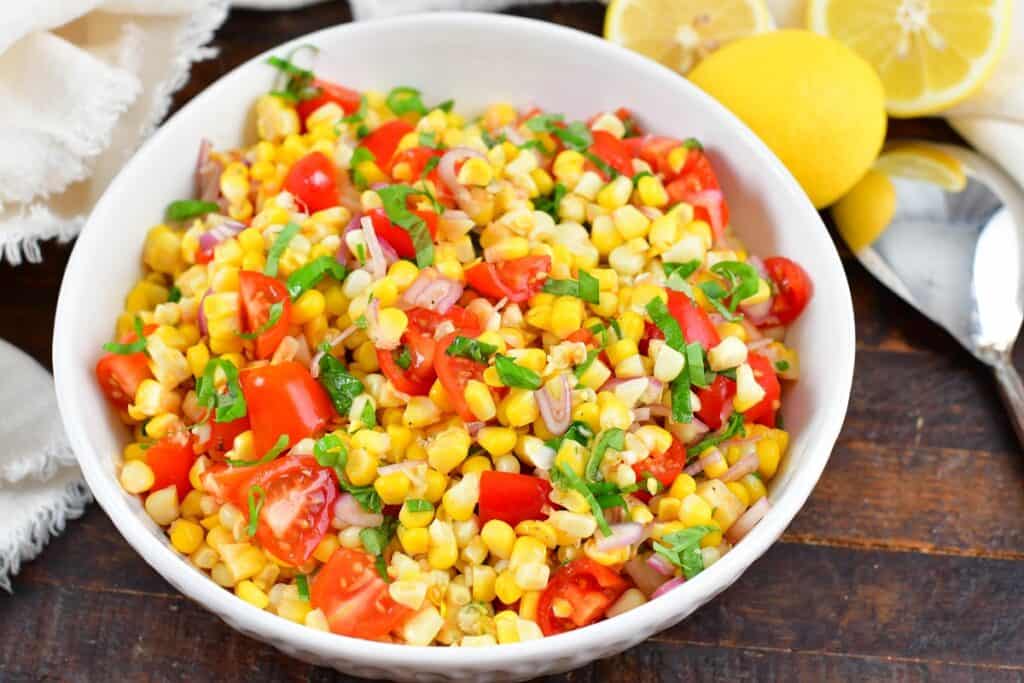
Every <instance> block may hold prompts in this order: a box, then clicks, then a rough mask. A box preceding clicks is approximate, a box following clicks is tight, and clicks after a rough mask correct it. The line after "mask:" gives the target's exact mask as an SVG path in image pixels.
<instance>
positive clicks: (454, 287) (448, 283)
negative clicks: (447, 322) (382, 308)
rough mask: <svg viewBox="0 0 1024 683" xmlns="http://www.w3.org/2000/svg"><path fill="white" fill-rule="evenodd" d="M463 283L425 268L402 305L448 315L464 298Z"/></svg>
mask: <svg viewBox="0 0 1024 683" xmlns="http://www.w3.org/2000/svg"><path fill="white" fill-rule="evenodd" d="M462 292H463V287H462V284H461V283H458V282H456V281H455V280H452V279H451V278H447V277H445V276H443V275H441V274H440V273H438V272H437V270H435V269H434V268H424V269H423V270H422V271H420V274H419V275H418V276H416V279H415V280H413V283H412V284H411V285H409V289H407V290H405V292H404V293H403V294H402V303H404V304H405V305H407V306H409V307H410V308H413V307H419V308H425V309H427V310H429V311H437V312H438V313H442V314H443V313H447V312H448V311H449V310H451V307H452V306H454V305H455V303H456V302H457V301H458V300H459V297H461V296H462Z"/></svg>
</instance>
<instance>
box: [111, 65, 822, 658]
mask: <svg viewBox="0 0 1024 683" xmlns="http://www.w3.org/2000/svg"><path fill="white" fill-rule="evenodd" d="M271 64H272V65H273V66H274V67H276V69H277V70H278V73H279V81H280V82H279V83H278V84H277V85H276V86H275V88H274V90H273V92H271V93H270V94H267V95H265V96H263V97H261V98H260V99H259V100H258V101H257V102H256V103H255V105H254V106H255V118H256V130H257V132H258V139H256V140H255V141H253V144H251V145H250V146H248V147H244V148H240V149H229V150H215V149H213V148H212V146H211V145H210V144H209V143H206V142H204V143H203V144H202V145H201V148H200V158H199V163H198V164H197V172H196V197H195V198H192V199H183V200H180V201H176V202H174V203H172V204H171V205H170V206H169V207H168V209H167V215H166V220H165V221H164V222H163V223H161V224H159V225H156V226H154V227H153V228H151V229H150V231H149V233H148V235H147V237H146V240H145V244H144V246H143V251H142V259H143V263H144V265H145V274H144V276H143V277H142V279H141V280H140V281H139V282H138V283H137V284H136V285H135V286H134V287H133V288H132V290H131V291H130V292H128V294H127V296H126V298H125V306H124V312H123V314H122V315H121V316H120V318H119V319H118V320H117V325H116V334H115V339H116V341H113V342H111V343H109V344H107V345H105V347H104V348H105V350H106V352H105V354H104V355H103V356H102V357H101V358H100V360H99V362H98V364H97V366H96V373H97V378H98V381H99V382H100V385H101V387H102V388H103V390H104V392H105V394H106V395H107V397H108V398H109V400H110V402H111V404H112V405H113V406H114V408H115V409H116V410H117V411H118V412H119V414H120V416H121V418H122V420H123V421H124V423H125V424H126V425H127V426H128V428H129V429H130V431H131V435H132V438H131V440H130V442H129V443H128V445H127V446H126V447H125V449H124V453H123V464H122V465H121V468H120V481H121V484H122V486H123V487H124V489H125V491H127V492H129V493H131V494H136V495H138V496H140V497H141V499H142V501H143V503H144V507H145V510H146V512H147V513H148V514H149V515H150V516H151V517H152V519H153V520H154V521H155V522H156V523H158V524H160V525H161V526H163V527H165V529H166V532H167V535H168V537H169V542H170V544H171V545H172V546H173V547H174V549H176V550H177V551H178V552H179V553H181V554H182V555H183V556H185V557H186V558H188V560H189V561H191V562H192V563H193V564H194V565H195V566H196V567H199V568H201V569H202V570H204V571H206V572H208V574H209V576H210V578H211V579H212V580H213V581H215V582H217V583H218V584H220V585H221V586H223V587H224V588H225V589H228V590H232V591H234V592H235V594H236V595H237V596H238V597H239V598H241V599H242V600H244V601H246V602H248V603H249V604H251V605H253V606H255V607H256V608H258V609H263V610H268V611H270V612H272V613H274V614H277V615H278V616H280V617H283V618H285V619H289V620H291V621H294V622H296V623H300V624H305V625H306V626H308V627H310V628H314V629H319V630H330V631H333V632H335V633H339V634H343V635H348V636H354V637H360V638H368V639H375V640H383V641H388V642H396V643H408V644H414V645H431V644H437V645H461V646H467V647H470V646H472V647H477V646H485V645H495V644H504V643H514V642H519V641H525V640H530V639H535V638H541V637H544V636H546V635H552V634H556V633H560V632H563V631H567V630H571V629H575V628H579V627H582V626H586V625H587V624H590V623H592V622H594V621H596V620H599V619H602V618H606V617H613V616H615V615H617V614H621V613H622V612H625V611H627V610H629V609H632V608H634V607H637V606H639V605H641V604H643V603H645V602H647V601H649V600H652V599H655V598H657V597H658V596H660V595H662V594H663V593H664V592H666V591H668V590H670V589H672V588H674V587H676V586H678V585H679V584H681V583H684V582H685V581H686V580H687V579H690V578H692V577H693V576H695V575H696V574H698V573H699V572H701V571H703V570H705V569H707V568H708V567H710V566H711V565H712V564H714V563H715V562H716V561H717V560H718V559H719V558H720V557H722V555H723V554H725V553H727V552H728V551H729V549H730V548H731V547H732V546H733V545H734V544H735V543H738V542H740V541H741V539H742V538H743V536H744V535H745V534H746V533H747V532H749V531H750V529H751V528H752V527H753V526H754V525H755V524H756V523H757V522H758V521H759V520H760V519H761V518H762V517H763V516H764V514H765V513H766V512H767V510H768V507H769V503H768V490H767V484H768V482H769V481H770V480H771V479H772V477H774V476H775V474H776V472H777V470H778V468H779V466H780V462H781V460H782V458H783V456H784V454H785V452H786V447H787V443H788V440H789V436H788V434H787V432H786V431H785V430H784V429H783V427H782V423H781V417H780V416H779V408H780V402H781V383H780V380H795V379H797V377H798V374H799V363H798V359H797V355H796V352H795V351H794V350H793V349H792V348H790V347H788V346H786V345H785V343H784V341H783V338H784V332H785V326H786V325H787V324H788V323H790V322H792V321H793V320H794V319H795V318H796V317H797V316H798V315H799V314H800V312H801V311H802V310H803V308H804V306H805V305H806V304H807V303H808V300H809V298H810V296H811V283H810V281H809V279H808V278H807V275H806V274H805V273H804V271H803V270H802V269H801V268H800V266H798V265H797V264H795V263H793V262H792V261H790V260H788V259H786V258H783V257H775V258H769V259H765V260H761V259H758V258H756V257H754V256H751V255H749V254H748V253H747V251H746V250H745V249H744V247H743V245H742V244H741V243H740V241H739V240H738V239H737V238H736V237H735V235H734V234H733V232H732V228H731V226H730V222H729V213H728V204H727V202H726V200H725V198H724V196H723V194H722V191H721V189H720V187H719V184H718V181H717V178H716V176H715V173H714V170H713V168H712V165H711V163H710V161H709V157H708V155H707V154H706V153H705V151H704V149H703V148H702V147H701V145H700V143H699V142H698V141H696V140H693V139H688V140H682V141H680V140H677V139H674V138H668V137H661V136H655V135H648V134H645V133H643V132H642V131H641V130H640V128H639V125H638V122H637V120H636V119H635V117H634V116H633V115H632V114H631V113H630V112H629V111H628V110H625V109H620V110H618V111H611V112H601V113H598V114H597V115H596V116H594V117H593V118H591V119H590V120H589V121H570V120H568V119H566V118H564V117H562V116H560V115H557V114H553V113H549V112H544V111H540V110H537V109H530V110H525V111H522V110H517V109H516V108H515V107H513V106H512V105H510V104H505V103H498V104H493V105H491V106H489V107H487V108H486V109H485V110H484V111H483V112H482V114H480V115H479V116H478V117H476V118H466V117H464V116H463V115H461V114H459V113H457V112H456V111H455V110H454V108H453V104H452V103H451V102H445V103H441V104H438V105H436V106H428V105H427V104H425V100H424V96H423V95H422V94H421V93H420V92H418V91H417V90H415V89H413V88H410V87H405V86H403V87H397V88H394V89H392V90H391V91H389V92H388V93H383V92H375V91H366V92H362V93H360V92H357V91H354V90H350V89H348V88H346V87H344V86H341V85H337V84H334V83H330V82H327V81H324V80H321V79H317V78H316V77H315V76H314V75H313V74H312V73H311V72H310V71H308V70H306V69H302V68H300V67H298V66H296V65H295V64H294V63H293V62H292V61H289V60H287V59H280V58H274V59H272V60H271Z"/></svg>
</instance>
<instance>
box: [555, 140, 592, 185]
mask: <svg viewBox="0 0 1024 683" xmlns="http://www.w3.org/2000/svg"><path fill="white" fill-rule="evenodd" d="M585 162H586V159H584V157H583V155H582V154H580V153H579V152H577V151H575V150H570V149H567V150H563V151H561V152H559V153H558V156H557V157H555V162H554V164H553V165H552V171H553V172H554V174H555V178H557V179H558V181H559V182H560V183H562V184H563V185H565V186H566V187H569V188H572V187H576V184H577V183H578V182H579V180H580V176H582V175H583V166H584V163H585Z"/></svg>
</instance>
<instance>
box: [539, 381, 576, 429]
mask: <svg viewBox="0 0 1024 683" xmlns="http://www.w3.org/2000/svg"><path fill="white" fill-rule="evenodd" d="M561 380H562V396H561V399H560V401H559V403H558V405H557V406H556V405H555V403H554V400H553V399H552V398H551V394H549V393H548V390H547V387H541V388H540V389H537V390H536V391H534V392H533V395H534V396H535V397H536V399H537V408H538V409H539V410H540V415H541V417H542V418H544V425H545V426H546V427H547V428H548V431H549V432H551V433H552V434H554V435H555V436H561V435H562V434H565V430H566V429H568V428H569V422H570V421H571V419H572V389H571V388H570V387H569V378H568V376H566V375H565V374H564V373H563V374H562V376H561Z"/></svg>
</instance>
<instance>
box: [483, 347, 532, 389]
mask: <svg viewBox="0 0 1024 683" xmlns="http://www.w3.org/2000/svg"><path fill="white" fill-rule="evenodd" d="M494 367H495V368H497V370H498V379H500V380H501V383H502V384H504V385H505V386H507V387H517V388H519V389H531V390H537V389H540V386H541V381H540V375H538V374H537V373H536V372H534V371H533V370H531V369H529V368H524V367H523V366H521V365H517V364H516V362H515V361H514V360H512V359H511V358H509V357H508V356H502V355H500V354H499V355H497V356H495V357H494Z"/></svg>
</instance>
